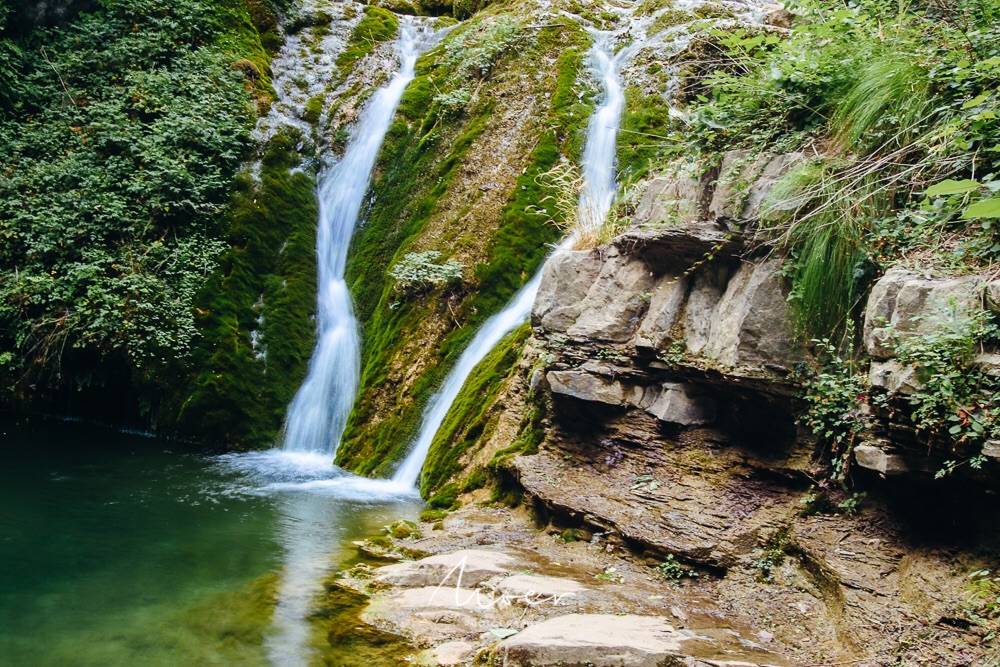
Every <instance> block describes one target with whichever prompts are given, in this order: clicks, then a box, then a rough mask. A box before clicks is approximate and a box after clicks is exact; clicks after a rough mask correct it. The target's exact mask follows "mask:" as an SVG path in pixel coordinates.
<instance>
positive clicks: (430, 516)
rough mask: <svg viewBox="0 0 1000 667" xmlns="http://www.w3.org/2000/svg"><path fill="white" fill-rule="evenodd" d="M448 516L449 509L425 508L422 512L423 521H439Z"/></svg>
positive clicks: (421, 519)
mask: <svg viewBox="0 0 1000 667" xmlns="http://www.w3.org/2000/svg"><path fill="white" fill-rule="evenodd" d="M446 516H448V510H424V511H423V512H421V513H420V521H421V523H437V522H438V521H440V520H441V519H443V518H445V517H446Z"/></svg>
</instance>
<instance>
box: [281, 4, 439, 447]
mask: <svg viewBox="0 0 1000 667" xmlns="http://www.w3.org/2000/svg"><path fill="white" fill-rule="evenodd" d="M421 26H423V27H421ZM432 35H433V32H432V31H431V30H430V28H429V27H428V26H427V24H424V23H422V24H418V23H416V22H415V21H413V20H404V21H401V22H400V36H399V40H398V42H397V52H398V53H399V60H400V69H399V71H398V72H397V73H396V74H395V76H393V77H392V80H391V81H389V83H388V84H387V85H386V86H383V87H382V88H380V89H379V90H378V91H377V92H376V93H375V94H374V95H373V96H372V99H371V101H370V102H369V103H368V105H367V106H366V107H365V110H364V112H363V113H362V114H361V117H360V119H359V121H358V123H357V125H356V127H355V128H354V131H353V133H352V135H351V138H350V140H349V141H348V144H347V149H346V150H345V152H344V156H343V158H342V159H341V160H340V161H339V162H337V163H336V164H333V165H331V166H329V167H327V168H326V169H325V170H324V171H323V173H322V174H321V176H320V184H319V192H318V194H319V224H318V226H317V230H316V249H317V255H318V269H319V271H318V273H319V275H318V291H317V297H316V298H317V305H318V313H317V327H316V333H317V341H316V347H315V349H314V350H313V354H312V358H311V359H310V361H309V371H308V374H307V376H306V379H305V381H304V382H303V383H302V386H301V387H299V390H298V392H297V393H296V394H295V398H294V399H293V400H292V403H291V405H289V407H288V417H287V419H286V422H285V429H284V438H283V440H284V448H285V449H288V450H292V451H305V452H325V453H333V452H335V451H336V448H337V445H338V444H339V442H340V436H341V434H343V432H344V426H345V425H346V424H347V417H348V415H349V414H350V411H351V406H352V405H353V404H354V397H355V394H356V393H357V387H358V377H359V372H360V363H361V362H360V359H361V348H360V340H359V336H358V325H357V322H356V320H355V319H354V312H353V308H352V305H351V295H350V291H349V290H348V288H347V283H346V282H345V280H344V270H345V267H346V264H347V250H348V247H349V246H350V243H351V236H353V234H354V229H355V227H356V226H357V223H358V213H359V211H360V210H361V203H362V201H363V200H364V196H365V193H366V192H367V191H368V182H369V180H370V178H371V172H372V169H373V168H374V166H375V160H376V159H377V157H378V152H379V149H380V148H381V146H382V141H383V139H384V138H385V134H386V132H387V131H388V129H389V125H390V124H391V123H392V118H393V115H395V112H396V107H397V105H398V104H399V100H400V98H401V97H402V95H403V91H404V90H405V89H406V86H407V84H409V83H410V81H412V80H413V77H414V67H415V64H416V60H417V56H418V55H420V52H421V49H422V47H424V46H426V44H427V42H428V41H429V39H430V38H431V36H432Z"/></svg>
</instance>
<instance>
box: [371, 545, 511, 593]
mask: <svg viewBox="0 0 1000 667" xmlns="http://www.w3.org/2000/svg"><path fill="white" fill-rule="evenodd" d="M513 560H514V559H513V558H511V557H510V556H508V555H506V554H502V553H499V552H496V551H486V550H483V549H465V550H462V551H456V552H454V553H450V554H441V555H439V556H430V557H428V558H424V559H421V560H418V561H413V562H411V563H397V564H395V565H387V566H385V567H383V568H381V569H379V571H378V575H377V576H376V580H378V581H380V582H383V583H387V584H392V585H394V586H414V587H415V586H439V585H445V586H452V587H454V586H457V585H459V583H460V584H461V585H462V586H475V585H476V584H479V583H482V582H484V581H486V580H487V579H489V578H491V577H494V576H496V575H498V574H506V573H507V572H508V570H507V569H505V567H504V566H506V565H508V564H513Z"/></svg>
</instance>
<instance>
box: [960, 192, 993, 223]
mask: <svg viewBox="0 0 1000 667" xmlns="http://www.w3.org/2000/svg"><path fill="white" fill-rule="evenodd" d="M970 218H1000V197H994V198H993V199H984V200H983V201H977V202H976V203H975V204H973V205H972V206H969V207H968V208H967V209H965V211H964V212H963V213H962V219H963V220H969V219H970Z"/></svg>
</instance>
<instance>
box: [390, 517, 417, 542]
mask: <svg viewBox="0 0 1000 667" xmlns="http://www.w3.org/2000/svg"><path fill="white" fill-rule="evenodd" d="M386 532H387V533H389V535H390V536H391V537H392V538H393V539H396V540H407V539H410V538H411V537H412V538H414V539H416V538H419V537H423V536H422V535H421V534H420V531H419V530H417V524H415V523H413V522H412V521H397V522H396V523H394V524H392V525H391V526H389V527H387V528H386Z"/></svg>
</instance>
